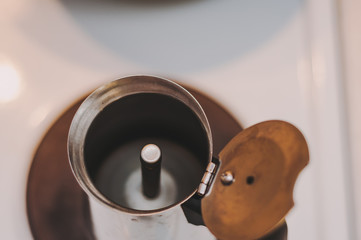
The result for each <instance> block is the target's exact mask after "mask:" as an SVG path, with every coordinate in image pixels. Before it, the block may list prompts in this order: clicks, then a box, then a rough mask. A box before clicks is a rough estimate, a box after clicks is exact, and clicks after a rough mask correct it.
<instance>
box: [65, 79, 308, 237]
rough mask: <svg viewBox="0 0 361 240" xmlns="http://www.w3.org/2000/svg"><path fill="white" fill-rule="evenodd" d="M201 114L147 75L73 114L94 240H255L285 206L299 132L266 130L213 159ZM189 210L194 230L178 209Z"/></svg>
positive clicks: (276, 125) (296, 166)
mask: <svg viewBox="0 0 361 240" xmlns="http://www.w3.org/2000/svg"><path fill="white" fill-rule="evenodd" d="M211 131H212V129H211V128H210V125H209V123H208V120H207V116H206V114H205V113H204V111H203V109H202V106H201V105H200V104H199V103H198V101H197V100H196V99H195V98H194V97H193V96H192V95H191V94H190V93H189V92H188V91H187V90H185V89H184V88H183V87H181V86H180V85H178V84H177V83H175V82H172V81H170V80H166V79H161V78H157V77H153V76H131V77H126V78H123V79H119V80H117V81H114V82H110V83H108V84H105V85H103V86H101V87H100V88H98V89H97V90H95V91H94V92H93V93H92V94H91V95H90V96H89V97H88V98H86V100H85V101H84V102H83V103H82V105H81V106H80V107H79V109H78V111H77V113H76V114H75V116H74V118H73V121H72V124H71V127H70V131H69V137H68V154H69V160H70V165H71V168H72V171H73V173H74V176H75V178H76V180H77V181H78V183H79V184H80V186H81V187H82V188H83V190H84V191H85V192H86V193H87V195H88V196H89V201H90V212H91V218H92V224H93V228H94V232H95V236H96V237H97V238H98V239H129V240H130V239H132V240H140V239H144V240H153V239H154V240H155V239H157V240H160V239H214V238H217V239H222V240H230V239H243V240H250V239H258V238H260V237H262V236H264V235H267V234H269V233H271V232H272V231H274V230H275V229H277V228H278V227H279V226H280V225H281V224H282V223H283V222H284V217H285V215H286V214H287V213H288V211H289V210H290V209H291V208H292V206H293V196H292V195H293V194H292V193H293V187H294V184H295V181H296V178H297V176H298V174H299V172H300V171H301V170H302V169H303V168H304V167H305V166H306V165H307V164H308V161H309V154H308V148H307V144H306V141H305V139H304V137H303V135H302V134H301V132H300V131H299V130H298V129H297V128H295V127H294V126H293V125H291V124H289V123H287V122H284V121H277V120H273V121H266V122H261V123H258V124H256V125H254V126H251V127H249V128H247V129H245V130H243V131H241V132H240V133H239V134H238V135H236V136H235V137H234V138H233V139H232V140H231V141H230V142H229V143H228V144H227V145H226V146H225V147H224V149H223V150H222V151H221V152H220V154H219V155H218V156H215V155H214V154H213V147H212V145H213V142H212V133H211ZM187 204H189V205H192V204H195V205H197V206H200V207H199V209H200V210H199V211H200V213H201V218H202V219H201V221H202V222H204V225H205V227H204V226H196V225H195V224H194V223H193V222H192V221H193V220H192V217H189V216H188V215H187V214H185V212H184V210H183V208H182V206H184V205H187Z"/></svg>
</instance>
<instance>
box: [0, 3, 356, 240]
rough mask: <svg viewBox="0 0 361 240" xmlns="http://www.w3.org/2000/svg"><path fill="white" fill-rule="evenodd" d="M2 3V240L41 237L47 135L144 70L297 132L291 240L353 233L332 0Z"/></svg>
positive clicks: (245, 116)
mask: <svg viewBox="0 0 361 240" xmlns="http://www.w3.org/2000/svg"><path fill="white" fill-rule="evenodd" d="M1 5H2V7H1V8H2V10H3V11H2V12H3V14H2V16H1V17H0V21H1V23H0V24H1V27H2V31H3V34H2V41H1V43H0V52H1V55H0V84H1V87H0V115H1V122H2V125H1V129H0V132H1V133H2V134H1V136H0V143H1V145H0V146H1V147H0V152H1V168H0V176H1V177H0V179H1V181H0V186H1V191H2V192H3V194H2V197H1V200H0V201H1V202H0V203H1V204H0V206H1V207H0V208H1V209H0V212H1V213H2V216H1V218H0V229H1V233H2V238H3V239H31V238H32V234H31V231H30V228H29V223H28V218H27V210H26V186H27V181H28V173H29V168H30V166H31V163H32V159H33V157H34V154H35V150H36V148H37V147H38V146H39V143H40V141H41V140H42V138H43V136H44V135H45V133H46V131H47V129H49V128H50V126H51V125H52V123H54V121H55V120H56V119H57V118H58V117H59V116H60V115H61V114H62V113H63V112H64V111H65V109H67V108H68V107H69V106H70V105H72V104H73V103H74V102H76V101H78V100H79V99H81V98H83V97H84V96H85V95H86V94H88V93H89V92H90V91H92V90H93V89H95V88H96V87H98V86H99V85H102V84H104V83H106V82H109V81H112V80H115V79H118V78H120V77H124V76H128V75H139V74H148V75H157V76H163V77H169V78H171V79H173V80H176V81H178V82H179V83H182V84H184V85H189V86H192V87H193V88H195V89H199V90H201V91H202V92H203V93H206V94H207V95H208V96H211V98H212V99H215V100H216V101H217V102H218V103H220V104H221V105H222V106H224V107H225V108H226V109H227V110H228V111H229V112H231V113H232V115H233V116H234V118H235V119H237V120H239V122H240V123H241V124H242V126H243V127H248V126H251V125H253V124H255V123H257V122H261V121H264V120H269V119H281V120H285V121H288V122H291V123H292V124H294V125H296V126H297V127H298V128H299V129H301V130H302V132H303V134H304V135H305V137H306V139H307V141H308V143H309V148H310V156H311V163H310V165H309V166H308V168H307V169H306V170H305V171H304V172H303V173H302V174H301V175H300V177H299V180H298V182H297V184H296V186H295V195H294V198H295V207H294V209H293V210H292V211H291V212H290V214H289V215H288V217H287V223H288V239H291V240H297V239H300V240H301V239H350V238H351V237H350V235H349V234H350V229H349V224H348V221H349V215H348V213H349V212H350V211H352V209H350V204H349V202H348V201H349V198H348V197H349V194H350V193H349V192H348V189H347V188H346V187H345V186H346V185H347V169H345V166H344V163H343V162H342V159H343V158H344V157H345V147H344V142H345V141H344V140H345V129H344V128H343V127H341V126H342V125H341V123H342V119H341V118H340V117H339V116H340V115H342V114H343V108H342V106H341V102H340V96H341V90H340V88H339V86H340V67H339V62H338V45H337V41H336V39H337V38H336V35H335V26H334V21H335V6H334V5H333V2H332V1H328V0H322V1H317V2H315V1H296V0H292V1H286V0H275V1H271V2H268V3H263V2H262V3H261V2H260V1H201V0H185V1H174V2H172V3H169V2H166V1H157V2H155V3H150V2H148V1H139V2H137V3H134V1H110V0H109V1H105V2H104V1H103V2H100V1H95V0H94V1H82V0H78V1H67V0H63V1H60V0H59V1H49V2H46V1H40V0H36V1H32V2H29V1H18V2H13V1H4V2H3V3H1ZM330 106H331V107H330Z"/></svg>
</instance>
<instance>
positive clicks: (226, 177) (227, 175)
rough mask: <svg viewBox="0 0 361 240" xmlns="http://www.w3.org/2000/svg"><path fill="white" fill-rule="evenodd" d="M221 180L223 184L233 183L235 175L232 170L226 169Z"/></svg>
mask: <svg viewBox="0 0 361 240" xmlns="http://www.w3.org/2000/svg"><path fill="white" fill-rule="evenodd" d="M221 182H222V183H223V185H231V184H232V183H233V182H234V177H233V174H232V172H231V171H225V172H224V173H222V175H221Z"/></svg>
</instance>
